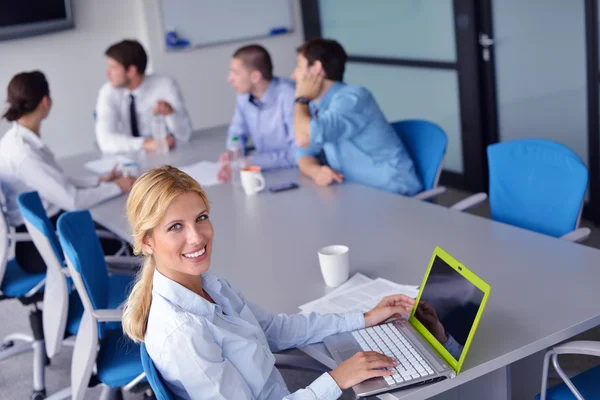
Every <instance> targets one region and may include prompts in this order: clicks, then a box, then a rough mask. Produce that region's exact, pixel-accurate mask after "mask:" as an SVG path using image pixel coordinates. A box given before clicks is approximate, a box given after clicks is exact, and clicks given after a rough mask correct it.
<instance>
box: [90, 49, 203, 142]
mask: <svg viewBox="0 0 600 400" xmlns="http://www.w3.org/2000/svg"><path fill="white" fill-rule="evenodd" d="M105 54H106V57H107V69H106V75H107V77H108V82H107V83H106V84H104V86H102V88H101V89H100V93H99V94H98V102H97V105H96V140H97V142H98V146H99V147H100V150H102V152H104V153H119V152H131V151H137V150H140V149H144V150H146V151H153V150H154V149H155V147H156V143H155V140H154V139H153V138H152V119H153V116H154V115H155V114H160V115H163V116H164V119H165V123H166V126H167V130H168V132H169V136H168V137H167V141H168V144H169V147H173V146H174V145H175V142H176V141H179V142H187V141H188V140H189V138H190V135H191V133H192V124H191V121H190V119H189V117H188V114H187V111H186V109H185V106H184V104H183V97H182V96H181V93H180V91H179V87H178V86H177V83H176V82H175V80H173V79H172V78H169V77H166V76H160V75H154V74H153V75H146V74H145V71H146V64H147V63H148V57H147V55H146V52H145V51H144V48H143V47H142V45H141V44H140V43H139V42H137V41H135V40H123V41H122V42H119V43H116V44H113V45H112V46H110V47H109V48H108V49H107V50H106V53H105Z"/></svg>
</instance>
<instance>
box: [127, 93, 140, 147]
mask: <svg viewBox="0 0 600 400" xmlns="http://www.w3.org/2000/svg"><path fill="white" fill-rule="evenodd" d="M129 100H130V102H129V121H130V122H131V134H132V135H133V137H139V136H140V131H139V129H138V123H137V114H136V113H135V96H134V95H132V94H130V95H129Z"/></svg>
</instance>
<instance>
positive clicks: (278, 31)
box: [269, 26, 289, 36]
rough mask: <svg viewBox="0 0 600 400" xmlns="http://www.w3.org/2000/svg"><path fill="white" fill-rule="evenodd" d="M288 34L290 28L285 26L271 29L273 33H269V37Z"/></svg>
mask: <svg viewBox="0 0 600 400" xmlns="http://www.w3.org/2000/svg"><path fill="white" fill-rule="evenodd" d="M288 32H289V30H288V28H286V27H285V26H283V27H279V28H273V29H271V31H270V32H269V35H271V36H275V35H283V34H284V33H288Z"/></svg>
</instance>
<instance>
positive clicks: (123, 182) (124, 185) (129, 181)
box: [113, 176, 136, 193]
mask: <svg viewBox="0 0 600 400" xmlns="http://www.w3.org/2000/svg"><path fill="white" fill-rule="evenodd" d="M135 179H136V178H134V177H133V176H122V177H120V178H117V179H115V180H114V181H113V182H114V183H116V184H117V186H119V188H120V189H121V191H122V192H123V193H128V192H129V191H130V190H131V187H132V186H133V183H134V182H135Z"/></svg>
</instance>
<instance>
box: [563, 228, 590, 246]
mask: <svg viewBox="0 0 600 400" xmlns="http://www.w3.org/2000/svg"><path fill="white" fill-rule="evenodd" d="M591 233H592V231H591V230H590V228H578V229H575V230H574V231H571V232H569V233H567V234H565V235H562V236H561V237H560V238H561V239H563V240H566V241H568V242H573V243H581V242H583V241H585V240H587V238H589V237H590V234H591Z"/></svg>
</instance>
